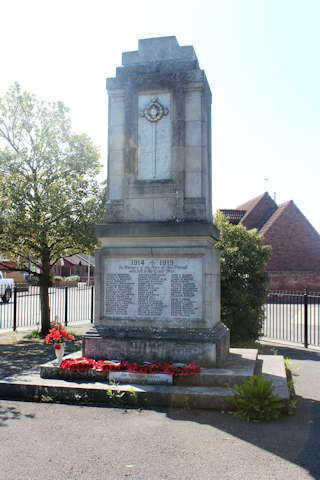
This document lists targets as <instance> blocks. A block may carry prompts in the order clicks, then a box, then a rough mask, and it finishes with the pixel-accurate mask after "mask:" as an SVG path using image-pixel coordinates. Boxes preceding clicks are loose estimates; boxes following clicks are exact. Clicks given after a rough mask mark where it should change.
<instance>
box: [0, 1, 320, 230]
mask: <svg viewBox="0 0 320 480" xmlns="http://www.w3.org/2000/svg"><path fill="white" fill-rule="evenodd" d="M0 12H1V28H0V44H1V56H0V65H1V67H0V69H1V70H0V95H3V94H4V93H5V91H6V90H7V89H8V87H9V86H10V85H11V84H12V83H13V82H14V81H18V82H19V83H20V85H21V86H22V88H23V89H25V90H28V91H30V92H32V93H35V94H36V95H37V96H38V97H39V98H40V99H42V100H47V101H53V100H61V101H63V102H64V103H65V105H66V106H68V107H69V108H70V109H71V112H70V114H71V118H72V123H73V129H74V131H76V132H77V133H87V134H88V135H89V136H90V137H91V138H92V139H93V141H94V143H95V144H96V145H97V146H99V147H100V151H101V161H102V163H103V164H104V173H103V175H102V177H106V168H105V167H106V161H107V93H106V90H105V79H106V77H112V76H114V75H115V69H116V67H117V66H119V65H121V53H122V52H123V51H131V50H136V49H137V48H138V39H139V38H149V37H157V36H167V35H175V36H176V37H177V39H178V42H179V44H180V45H193V46H194V48H195V51H196V54H197V56H198V59H199V62H200V67H201V68H203V69H204V70H205V72H206V75H207V78H208V81H209V84H210V86H211V90H212V93H213V132H212V133H213V135H212V139H213V209H214V211H215V210H216V209H218V208H235V207H237V206H238V205H240V204H241V203H243V202H245V201H246V200H249V199H251V198H253V197H255V196H257V195H259V194H261V193H263V192H264V191H266V190H268V191H269V193H270V195H271V196H273V195H274V192H276V200H277V203H282V202H285V201H287V200H293V201H294V202H295V203H296V205H297V206H298V208H299V209H300V210H301V211H302V212H303V213H304V215H305V216H306V217H307V218H308V220H309V221H310V222H311V223H312V225H313V226H314V227H315V228H316V229H317V230H318V231H319V232H320V205H319V189H320V55H319V52H320V28H319V25H320V0H197V1H194V0H193V1H190V0H170V1H169V0H161V1H160V0H159V1H157V2H155V1H152V0H148V1H145V0H118V1H112V0H90V1H89V0H54V1H53V0H0ZM266 178H267V179H269V180H268V181H266V180H265V179H266Z"/></svg>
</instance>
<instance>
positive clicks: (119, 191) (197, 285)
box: [83, 37, 229, 367]
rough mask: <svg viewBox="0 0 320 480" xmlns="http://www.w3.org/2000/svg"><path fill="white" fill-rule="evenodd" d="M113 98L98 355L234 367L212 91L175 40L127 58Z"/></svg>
mask: <svg viewBox="0 0 320 480" xmlns="http://www.w3.org/2000/svg"><path fill="white" fill-rule="evenodd" d="M107 90H108V95H109V132H108V133H109V143H108V149H109V151H108V159H109V161H108V195H107V197H108V199H107V207H106V214H105V219H104V222H105V223H104V225H98V226H97V236H98V238H99V240H100V245H101V248H100V249H99V250H97V251H96V268H95V275H96V278H95V286H96V304H95V307H96V308H95V327H96V330H95V332H93V333H92V332H90V333H88V334H87V335H86V336H85V338H84V341H83V354H84V355H85V356H89V357H93V358H96V359H103V358H120V359H121V358H125V359H127V360H129V361H138V362H143V361H156V360H158V361H171V362H185V363H187V362H190V361H195V362H197V363H199V364H200V365H203V366H207V367H220V366H222V365H223V363H224V361H225V358H226V357H227V354H228V349H229V330H228V329H227V328H226V327H225V326H224V325H223V324H221V322H220V263H219V254H218V252H217V250H215V248H214V244H215V242H216V240H217V239H218V238H219V232H218V231H217V229H216V228H215V227H214V226H213V224H212V202H211V92H210V88H209V85H208V82H207V79H206V76H205V73H204V71H203V70H200V68H199V64H198V60H197V57H196V55H195V53H194V50H193V47H189V46H188V47H180V46H179V44H178V42H177V40H176V38H175V37H164V38H156V39H145V40H141V41H139V50H138V51H136V52H126V53H124V54H123V65H122V67H120V68H118V69H117V71H116V77H115V78H112V79H108V80H107Z"/></svg>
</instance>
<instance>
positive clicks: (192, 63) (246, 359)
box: [0, 37, 289, 409]
mask: <svg viewBox="0 0 320 480" xmlns="http://www.w3.org/2000/svg"><path fill="white" fill-rule="evenodd" d="M107 90H108V95H109V125H108V192H107V203H106V209H105V217H104V223H103V224H102V225H97V229H96V230H97V237H98V239H99V249H98V250H97V251H96V270H95V318H94V324H93V327H92V328H91V329H90V330H89V331H87V332H86V334H85V335H84V336H83V341H82V352H81V351H78V352H74V353H72V354H70V355H67V356H66V357H64V360H63V361H62V363H61V364H60V363H57V361H55V360H53V361H50V362H48V363H45V364H43V365H39V368H38V369H36V370H34V371H33V370H30V371H25V372H22V373H21V374H17V375H13V376H10V377H7V378H4V379H1V380H0V396H5V397H8V398H23V399H29V400H30V399H31V400H32V399H34V398H35V397H37V398H42V397H44V398H48V395H49V397H50V398H52V399H54V401H62V402H72V403H74V402H77V403H79V402H82V403H85V404H88V403H94V404H97V403H98V404H109V405H110V404H111V405H112V406H114V405H115V401H117V400H119V399H120V400H121V405H123V404H125V405H130V404H131V405H133V406H137V405H142V406H143V407H145V406H146V405H147V406H149V407H154V406H161V407H183V408H185V407H186V402H187V407H188V408H204V409H225V408H226V405H228V400H227V399H228V397H229V396H230V393H232V387H233V385H235V384H240V383H243V382H245V381H246V380H248V379H250V378H251V377H252V376H253V375H254V374H256V373H257V372H258V373H259V372H260V373H263V374H264V375H265V378H267V379H271V380H272V382H273V384H274V386H275V391H276V393H277V394H278V395H279V396H280V398H282V399H284V400H286V401H287V400H288V398H289V393H288V386H287V380H286V373H285V368H284V361H283V357H281V356H277V355H272V356H270V355H259V356H258V351H257V349H238V348H229V346H230V345H229V343H230V340H229V339H230V335H229V334H230V332H229V330H228V328H227V327H226V326H225V325H224V324H222V323H221V320H220V259H219V253H218V251H217V250H216V249H215V243H216V241H217V239H218V238H219V232H218V230H217V229H216V227H215V226H214V224H213V221H212V199H211V178H212V163H211V101H212V100H211V91H210V88H209V85H208V82H207V79H206V76H205V73H204V71H203V70H201V69H200V68H199V63H198V60H197V57H196V54H195V52H194V49H193V47H192V46H179V44H178V42H177V39H176V37H162V38H151V39H145V40H140V41H139V49H138V50H137V51H132V52H126V53H123V56H122V66H121V67H119V68H117V70H116V76H115V77H114V78H109V79H107ZM61 327H62V325H61ZM57 356H58V355H57ZM61 357H62V355H61ZM61 359H62V358H61ZM257 360H258V361H257ZM60 361H61V360H60ZM63 365H64V367H63ZM129 366H130V368H129ZM122 367H124V368H122ZM160 367H161V368H160ZM258 370H259V371H258ZM122 398H124V400H122ZM116 405H117V406H119V404H118V403H116Z"/></svg>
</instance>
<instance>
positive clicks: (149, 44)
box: [122, 36, 198, 66]
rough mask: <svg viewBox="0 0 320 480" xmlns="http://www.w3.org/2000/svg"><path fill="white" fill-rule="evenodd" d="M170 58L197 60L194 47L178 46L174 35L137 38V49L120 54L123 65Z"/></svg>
mask: <svg viewBox="0 0 320 480" xmlns="http://www.w3.org/2000/svg"><path fill="white" fill-rule="evenodd" d="M171 60H172V61H175V62H177V61H179V60H180V61H196V62H198V59H197V56H196V54H195V51H194V48H193V47H192V46H186V47H180V45H179V43H178V41H177V39H176V37H175V36H171V37H158V38H145V39H142V40H139V50H136V51H133V52H123V54H122V65H123V66H130V65H138V64H145V63H150V62H152V63H158V62H163V61H165V62H168V61H171Z"/></svg>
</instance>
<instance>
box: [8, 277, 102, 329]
mask: <svg viewBox="0 0 320 480" xmlns="http://www.w3.org/2000/svg"><path fill="white" fill-rule="evenodd" d="M49 305H50V321H51V322H55V323H57V322H61V323H64V324H65V325H68V324H70V323H78V322H88V321H91V322H93V315H94V285H89V286H88V285H86V284H78V285H77V286H63V287H51V288H49ZM40 312H41V309H40V287H37V286H28V285H24V286H23V287H21V286H19V285H16V286H15V287H14V289H13V291H12V292H11V298H10V299H9V301H8V302H7V301H3V299H0V328H1V329H8V328H9V329H13V330H17V329H19V328H23V327H34V328H37V327H40V326H41V318H40V317H41V313H40Z"/></svg>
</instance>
